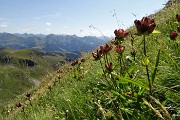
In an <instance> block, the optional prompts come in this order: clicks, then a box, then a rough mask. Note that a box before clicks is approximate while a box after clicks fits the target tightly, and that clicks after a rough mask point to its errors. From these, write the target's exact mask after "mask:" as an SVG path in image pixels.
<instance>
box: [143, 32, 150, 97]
mask: <svg viewBox="0 0 180 120" xmlns="http://www.w3.org/2000/svg"><path fill="white" fill-rule="evenodd" d="M143 42H144V56H145V57H147V53H146V36H145V35H143ZM145 66H146V74H147V79H148V83H149V91H150V94H152V85H151V80H150V76H149V68H148V65H147V64H146V65H145Z"/></svg>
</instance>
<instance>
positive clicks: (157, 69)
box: [0, 0, 180, 120]
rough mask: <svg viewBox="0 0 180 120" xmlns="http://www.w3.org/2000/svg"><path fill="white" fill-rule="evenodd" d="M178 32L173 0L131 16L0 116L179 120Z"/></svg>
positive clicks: (178, 10) (179, 9)
mask: <svg viewBox="0 0 180 120" xmlns="http://www.w3.org/2000/svg"><path fill="white" fill-rule="evenodd" d="M170 1H173V0H170ZM112 32H113V31H112ZM179 34H180V3H179V2H177V3H176V4H172V5H171V7H165V8H163V9H162V10H161V11H159V12H157V13H156V14H154V15H150V16H145V17H143V18H142V19H141V20H134V26H132V27H130V28H129V29H127V30H124V29H121V28H118V29H115V31H114V36H115V38H114V39H113V40H111V41H109V42H108V43H106V44H105V45H101V46H99V47H98V48H97V50H94V52H92V53H87V54H85V55H83V56H82V57H81V58H79V59H78V60H74V61H73V62H71V63H70V64H66V65H64V66H63V67H62V68H61V69H59V70H57V71H56V73H53V74H52V75H51V76H48V78H47V79H49V80H48V82H46V80H45V82H44V83H42V85H41V86H40V87H39V88H37V90H34V92H28V93H26V94H25V95H24V97H22V98H21V99H18V100H17V101H15V102H12V103H10V104H9V105H7V106H5V107H3V108H2V109H0V112H1V116H0V117H2V119H8V120H17V119H18V120H61V119H63V120H97V119H98V120H179V119H180V97H179V96H180V62H179V60H180V36H179ZM49 81H50V82H49Z"/></svg>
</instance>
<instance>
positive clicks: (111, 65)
mask: <svg viewBox="0 0 180 120" xmlns="http://www.w3.org/2000/svg"><path fill="white" fill-rule="evenodd" d="M105 68H106V71H107V72H109V73H110V72H112V70H113V64H112V62H110V63H109V64H106V65H105Z"/></svg>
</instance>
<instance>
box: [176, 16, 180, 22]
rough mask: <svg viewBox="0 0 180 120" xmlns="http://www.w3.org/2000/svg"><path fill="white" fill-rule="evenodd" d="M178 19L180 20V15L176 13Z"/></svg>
mask: <svg viewBox="0 0 180 120" xmlns="http://www.w3.org/2000/svg"><path fill="white" fill-rule="evenodd" d="M176 19H177V21H178V22H180V15H179V14H177V15H176Z"/></svg>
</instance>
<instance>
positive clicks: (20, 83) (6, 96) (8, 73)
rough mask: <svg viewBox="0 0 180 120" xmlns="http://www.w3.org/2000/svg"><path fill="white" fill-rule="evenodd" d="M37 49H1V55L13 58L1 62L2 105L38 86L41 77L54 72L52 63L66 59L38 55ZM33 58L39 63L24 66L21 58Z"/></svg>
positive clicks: (0, 87)
mask: <svg viewBox="0 0 180 120" xmlns="http://www.w3.org/2000/svg"><path fill="white" fill-rule="evenodd" d="M35 52H37V51H35V50H31V49H24V50H17V51H15V50H11V49H8V48H5V49H2V50H1V51H0V54H1V56H3V55H6V56H9V57H11V58H13V59H12V61H11V62H10V63H4V62H1V65H0V68H1V70H0V94H1V98H0V106H2V105H4V104H7V103H8V102H10V101H12V100H14V99H15V98H19V95H21V94H23V93H24V92H27V91H29V90H30V89H32V88H33V87H35V86H37V85H38V84H39V83H40V82H41V79H42V78H43V77H44V76H45V75H47V74H49V73H50V72H53V71H54V70H53V69H54V68H53V66H52V65H51V64H50V63H58V61H64V58H62V57H55V56H51V57H50V56H45V57H41V56H39V55H37V54H36V53H35ZM25 59H26V60H33V61H35V62H36V63H37V64H36V65H35V66H34V67H27V66H22V65H21V64H20V63H19V60H25Z"/></svg>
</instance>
